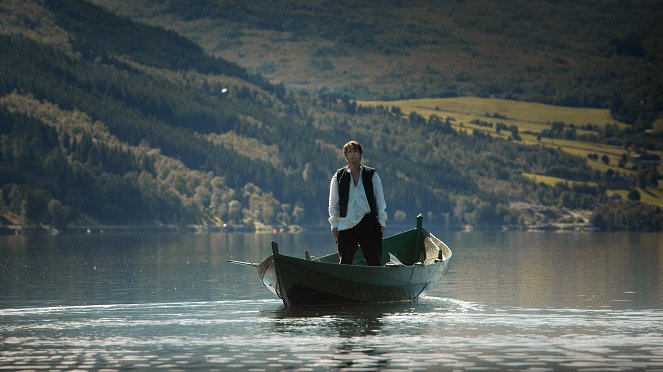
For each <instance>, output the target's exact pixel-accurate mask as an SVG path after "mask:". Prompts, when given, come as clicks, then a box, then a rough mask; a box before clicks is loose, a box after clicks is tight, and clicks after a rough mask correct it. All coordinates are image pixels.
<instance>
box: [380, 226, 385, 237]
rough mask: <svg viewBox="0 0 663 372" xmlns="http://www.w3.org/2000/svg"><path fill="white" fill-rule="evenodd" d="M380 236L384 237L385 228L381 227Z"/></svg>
mask: <svg viewBox="0 0 663 372" xmlns="http://www.w3.org/2000/svg"><path fill="white" fill-rule="evenodd" d="M380 235H381V236H384V226H382V227H380Z"/></svg>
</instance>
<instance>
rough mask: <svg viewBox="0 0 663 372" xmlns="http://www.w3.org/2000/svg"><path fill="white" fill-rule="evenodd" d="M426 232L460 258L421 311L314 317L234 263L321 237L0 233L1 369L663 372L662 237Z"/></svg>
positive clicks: (299, 248) (320, 312)
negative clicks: (286, 306) (291, 306)
mask: <svg viewBox="0 0 663 372" xmlns="http://www.w3.org/2000/svg"><path fill="white" fill-rule="evenodd" d="M390 229H394V230H396V229H395V228H393V227H390ZM398 231H400V230H398ZM431 231H432V232H433V233H435V234H436V235H437V236H438V237H440V238H441V239H442V240H444V241H445V242H446V243H447V244H448V245H449V246H450V247H451V249H452V250H453V253H454V256H453V258H452V261H451V266H450V269H449V272H448V274H447V275H446V276H445V277H444V278H443V280H442V281H441V282H440V283H439V284H438V285H437V286H436V287H435V288H434V289H433V290H431V291H430V292H429V293H428V294H427V295H425V296H424V297H422V298H420V299H419V300H418V301H416V302H411V303H401V304H389V305H371V306H350V307H343V308H336V309H311V310H306V311H304V310H295V311H290V310H285V309H284V308H283V304H282V302H281V301H280V300H279V299H278V298H276V297H275V296H274V295H273V294H272V293H271V292H269V291H268V290H267V289H266V288H264V287H263V286H262V284H261V283H260V282H259V279H258V276H257V273H256V270H255V269H254V268H251V267H245V266H239V265H232V264H228V263H226V260H228V259H232V260H240V261H251V262H258V261H260V260H261V259H262V258H264V257H265V256H267V255H268V254H270V252H271V250H270V245H269V242H270V241H271V240H275V241H277V242H278V243H279V247H280V251H281V252H282V253H284V254H292V255H298V256H300V255H301V256H303V251H304V249H308V250H309V251H310V252H311V254H313V255H323V254H325V253H329V252H331V251H333V250H334V249H335V246H334V240H333V238H332V236H331V234H329V232H327V231H326V230H324V229H320V230H319V231H312V232H306V233H302V234H297V235H289V234H282V235H254V234H220V233H219V234H210V235H196V234H143V235H141V234H90V235H56V236H0V283H2V284H1V285H2V287H1V288H0V369H14V370H16V369H19V370H20V369H25V370H37V369H54V370H71V369H79V370H98V369H106V370H119V369H156V368H162V369H168V370H177V369H206V370H215V369H216V370H227V369H233V368H235V369H241V370H255V371H262V370H282V369H295V370H327V369H349V370H373V369H391V370H538V371H550V370H560V369H561V370H582V371H606V370H619V371H622V370H623V371H628V370H643V369H651V370H661V369H663V234H655V233H651V234H649V233H579V232H578V233H527V232H470V233H460V232H449V233H444V232H436V231H434V230H432V229H431ZM395 232H396V231H392V233H395ZM387 233H389V231H388V232H387Z"/></svg>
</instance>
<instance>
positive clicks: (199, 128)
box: [0, 1, 663, 229]
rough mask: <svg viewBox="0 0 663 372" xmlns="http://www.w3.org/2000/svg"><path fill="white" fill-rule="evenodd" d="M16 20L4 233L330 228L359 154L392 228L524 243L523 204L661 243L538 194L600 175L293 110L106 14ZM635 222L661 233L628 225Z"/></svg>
mask: <svg viewBox="0 0 663 372" xmlns="http://www.w3.org/2000/svg"><path fill="white" fill-rule="evenodd" d="M2 6H4V9H3V12H1V13H0V26H2V28H1V29H2V30H3V32H2V35H0V49H1V50H2V51H3V53H2V55H1V56H0V180H1V181H0V191H1V194H0V215H1V216H2V220H0V224H2V225H23V226H34V225H38V224H47V225H51V226H56V227H58V228H64V227H66V226H67V225H71V224H123V225H136V224H148V225H158V224H177V225H188V224H209V225H212V224H214V225H222V224H224V223H229V224H245V225H247V226H249V228H254V227H255V228H260V227H261V226H264V225H273V226H279V225H280V226H289V225H292V224H324V223H325V220H326V217H327V216H326V214H327V213H326V208H327V205H326V204H327V203H326V201H327V192H328V187H329V179H330V177H331V175H332V174H333V171H334V170H335V169H336V168H338V167H340V166H342V165H343V164H344V162H343V159H342V156H341V153H340V150H339V149H340V147H341V146H342V144H343V143H344V142H345V141H347V140H348V139H350V138H355V139H358V140H359V141H360V142H362V143H363V144H364V147H365V162H366V164H368V165H371V166H375V167H376V168H377V169H378V172H379V173H380V176H381V178H382V179H383V182H384V184H385V192H386V197H387V203H388V212H389V216H390V223H392V222H399V221H400V220H401V219H402V218H405V216H414V215H416V214H417V213H424V214H426V216H427V217H428V218H429V219H430V221H431V223H436V224H443V225H447V226H458V225H472V226H487V225H490V226H501V225H508V226H518V225H524V224H526V223H529V221H528V220H527V218H526V217H525V216H526V214H525V213H523V212H522V211H521V210H519V209H515V208H512V202H514V201H520V202H526V203H536V204H543V205H548V206H551V207H555V208H557V207H558V206H560V205H563V206H564V207H568V208H574V209H582V210H585V211H588V212H586V214H591V212H589V211H592V210H596V211H601V213H602V214H600V215H596V216H594V219H595V220H596V221H597V222H599V223H602V224H603V225H600V227H605V228H617V229H619V228H647V229H660V228H661V226H662V221H663V217H662V213H661V211H660V210H656V209H651V208H649V207H646V206H643V205H641V204H637V203H619V204H609V203H608V201H607V200H606V198H605V193H604V192H603V190H601V189H600V188H599V187H596V186H594V187H592V186H583V185H580V186H573V187H571V186H564V185H556V186H551V185H546V184H537V183H535V182H533V181H531V180H530V179H529V178H527V177H525V176H523V174H525V173H535V174H547V175H556V174H559V172H560V170H563V172H564V174H565V175H567V176H568V177H571V178H573V179H575V180H577V181H583V182H585V181H586V182H598V181H600V180H601V179H604V178H605V177H606V174H602V173H601V172H597V171H594V170H591V169H590V168H589V166H588V165H587V161H586V159H583V158H579V157H576V156H571V155H567V154H564V153H562V152H560V151H557V150H555V149H549V148H542V147H537V146H523V145H520V144H518V143H514V141H506V140H502V139H497V138H493V137H491V136H488V135H482V134H481V133H477V134H474V135H467V134H465V133H463V132H462V131H461V132H458V131H455V130H453V129H452V125H451V123H449V122H448V120H443V119H440V118H438V117H435V116H432V117H430V118H429V119H424V118H422V117H421V116H418V115H414V114H413V115H410V116H409V117H408V118H403V117H402V116H401V115H400V113H397V112H391V111H388V110H385V109H382V108H366V107H358V106H357V105H356V103H354V101H353V100H351V99H350V97H349V96H347V95H339V94H336V93H327V92H324V91H323V92H319V93H307V92H292V91H291V92H289V91H287V90H286V87H285V86H284V85H280V84H276V85H275V84H272V83H270V82H268V81H267V80H266V79H264V78H263V77H261V76H259V75H253V74H251V73H248V72H247V71H246V70H244V69H243V68H242V67H240V66H238V65H236V64H235V63H232V62H228V61H226V60H223V59H220V58H217V57H212V56H209V55H207V54H205V53H204V52H203V50H202V49H201V48H200V47H198V46H197V45H195V44H194V43H192V42H191V41H189V40H187V39H185V38H183V37H181V36H179V35H177V34H175V33H174V32H172V31H166V30H164V29H161V28H158V27H153V26H147V25H144V24H140V23H136V22H133V21H130V20H128V19H125V18H121V17H118V16H116V15H113V14H110V13H108V12H106V11H104V10H102V9H101V8H98V7H96V6H94V5H91V4H90V3H85V2H82V1H80V2H79V1H68V2H65V3H62V2H56V1H46V2H11V3H3V5H2ZM17 20H18V21H17ZM8 30H9V31H8ZM50 30H55V31H56V32H54V33H51V32H49V31H50ZM44 35H59V36H57V37H46V36H44ZM222 89H227V91H225V90H222ZM634 211H636V212H634ZM625 213H638V214H640V215H643V216H645V217H646V218H648V221H650V222H649V223H647V224H646V225H642V224H639V225H636V224H630V223H628V222H625V223H624V222H622V223H619V224H612V221H613V220H615V219H616V218H617V217H612V216H623V215H625ZM588 217H589V215H588ZM537 223H538V222H537ZM583 223H584V222H583Z"/></svg>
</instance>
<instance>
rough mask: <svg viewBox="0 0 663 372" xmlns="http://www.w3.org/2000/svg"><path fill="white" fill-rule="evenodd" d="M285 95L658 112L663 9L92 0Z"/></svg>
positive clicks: (623, 116)
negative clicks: (457, 99) (288, 91)
mask: <svg viewBox="0 0 663 372" xmlns="http://www.w3.org/2000/svg"><path fill="white" fill-rule="evenodd" d="M93 1H94V2H95V3H98V4H99V5H101V6H103V7H106V8H107V9H109V10H111V11H113V12H116V13H118V14H121V15H125V16H128V17H131V18H132V19H135V20H138V21H141V22H145V23H149V24H152V25H158V26H162V27H164V28H166V29H171V30H175V31H177V32H178V33H180V34H182V35H185V36H187V37H189V38H191V39H192V40H194V41H196V42H197V43H199V44H200V45H201V46H202V47H203V48H204V49H205V50H206V51H207V52H208V53H210V54H212V55H217V56H221V57H223V58H226V59H228V60H230V61H234V62H236V63H239V64H240V65H242V66H244V67H246V68H247V69H249V71H253V72H259V73H261V74H263V75H264V76H266V77H267V78H268V79H269V80H270V81H276V82H281V83H284V84H286V85H287V86H288V87H290V88H303V89H307V90H309V91H317V90H319V89H324V90H331V91H334V92H338V93H340V94H347V95H349V96H352V97H354V98H357V99H380V100H393V99H403V98H424V97H449V96H479V97H493V98H507V99H516V100H521V101H530V102H541V103H551V104H556V105H563V106H577V107H600V108H608V109H610V110H611V112H612V114H613V115H614V117H615V118H616V119H618V120H621V121H625V122H628V123H632V124H636V125H637V126H639V127H649V126H650V125H651V123H652V121H653V120H654V119H655V118H657V117H660V115H661V113H662V112H663V93H662V92H663V73H662V72H661V71H663V38H661V35H663V22H660V19H661V17H662V16H663V2H661V1H637V0H627V1H622V0H605V1H600V2H596V1H589V0H582V1H561V2H560V1H551V0H533V1H531V0H528V1H499V0H476V1H464V0H449V1H429V0H417V1H379V2H374V1H357V2H338V1H326V0H313V1H267V2H265V1H259V0H247V1H241V2H238V1H227V0H198V1H194V0H192V1H172V2H153V1H149V0H137V1H131V2H127V1H118V0H93Z"/></svg>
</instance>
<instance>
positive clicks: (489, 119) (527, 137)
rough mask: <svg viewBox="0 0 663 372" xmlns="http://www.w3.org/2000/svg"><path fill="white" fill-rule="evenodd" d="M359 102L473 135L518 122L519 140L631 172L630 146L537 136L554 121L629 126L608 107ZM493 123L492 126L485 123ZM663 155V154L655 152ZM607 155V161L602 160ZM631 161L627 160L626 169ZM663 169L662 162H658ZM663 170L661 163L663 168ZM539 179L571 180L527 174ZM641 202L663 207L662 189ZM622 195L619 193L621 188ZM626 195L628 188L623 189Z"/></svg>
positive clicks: (490, 101)
mask: <svg viewBox="0 0 663 372" xmlns="http://www.w3.org/2000/svg"><path fill="white" fill-rule="evenodd" d="M357 105H359V106H368V107H380V106H381V107H385V108H387V109H390V108H392V107H397V108H398V109H399V110H400V112H401V114H402V115H403V116H405V117H407V116H408V115H410V114H411V113H412V112H415V113H417V114H418V115H420V116H422V117H424V118H426V119H428V118H430V117H431V116H432V115H437V116H438V117H439V118H440V119H447V118H448V119H449V121H450V123H451V126H452V128H453V129H455V130H457V131H466V132H467V133H468V134H472V133H473V132H474V131H482V132H484V133H487V134H489V135H491V136H493V137H499V138H503V139H505V140H506V139H509V138H510V137H511V132H510V131H508V130H504V129H503V130H498V129H497V128H496V125H495V124H496V123H503V124H504V125H506V126H507V127H510V126H516V127H518V132H519V134H520V137H521V140H520V142H521V143H522V144H525V145H532V146H534V145H538V146H547V147H552V148H557V149H560V150H561V151H564V152H567V153H569V154H572V155H576V156H580V157H582V158H585V159H587V161H588V164H589V166H590V167H592V168H594V169H598V170H600V171H601V172H605V171H607V170H608V169H612V170H614V171H615V172H619V173H622V174H624V175H627V176H631V175H633V173H634V172H633V171H632V170H630V169H625V168H621V167H619V166H618V164H619V162H620V159H621V157H622V155H624V154H627V155H629V151H630V150H628V149H625V148H624V147H621V146H615V145H608V144H601V143H593V142H586V141H579V140H566V139H558V138H555V139H553V138H545V137H540V136H539V134H540V133H541V132H542V131H544V130H548V129H550V128H551V124H552V123H553V122H563V123H565V124H566V125H567V126H568V125H570V124H573V125H574V127H575V129H576V132H577V134H579V135H580V134H591V133H593V132H592V131H591V130H587V129H581V127H583V126H584V127H587V124H591V125H592V126H594V127H605V126H606V125H608V124H610V125H616V126H617V127H619V128H620V129H623V128H627V127H628V124H626V123H623V122H620V121H617V120H615V119H613V118H612V117H611V116H610V111H609V110H608V109H596V108H578V107H563V106H554V105H547V104H541V103H531V102H520V101H510V100H505V99H494V98H478V97H454V98H423V99H411V100H399V101H357ZM479 122H482V123H491V124H492V125H489V126H487V125H482V124H479ZM653 153H654V154H656V155H658V156H660V157H663V152H660V151H659V152H653ZM590 154H596V155H598V159H596V160H593V159H590V158H588V155H590ZM604 156H605V157H606V158H607V159H608V161H607V163H606V162H605V161H603V160H602V158H603V157H604ZM630 165H631V164H627V168H628V167H629V166H630ZM659 167H660V166H659ZM659 172H663V167H660V168H659ZM525 176H526V177H529V178H532V179H534V180H535V181H537V182H544V183H551V184H554V183H559V182H571V181H570V180H564V179H554V180H552V179H548V178H545V177H544V176H540V175H531V174H530V175H525ZM639 191H640V192H641V195H642V201H643V202H646V203H648V204H653V205H658V206H663V193H661V192H660V190H655V191H654V192H648V191H643V190H639ZM618 194H620V195H621V193H619V192H618ZM623 194H624V195H623V196H625V195H626V192H624V193H623Z"/></svg>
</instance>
